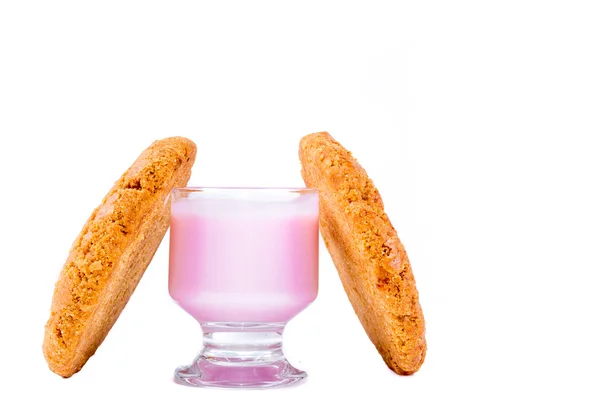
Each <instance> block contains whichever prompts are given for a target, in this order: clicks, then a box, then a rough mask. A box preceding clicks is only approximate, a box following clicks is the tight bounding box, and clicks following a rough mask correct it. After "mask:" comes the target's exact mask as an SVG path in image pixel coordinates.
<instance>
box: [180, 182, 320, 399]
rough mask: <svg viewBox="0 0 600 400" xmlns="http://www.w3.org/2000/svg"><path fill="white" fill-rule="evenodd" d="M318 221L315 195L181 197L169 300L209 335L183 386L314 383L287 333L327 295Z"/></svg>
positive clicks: (279, 191)
mask: <svg viewBox="0 0 600 400" xmlns="http://www.w3.org/2000/svg"><path fill="white" fill-rule="evenodd" d="M318 214H319V197H318V192H317V191H316V190H313V189H304V188H200V187H187V188H178V189H174V190H173V192H172V193H171V226H170V229H171V234H170V238H171V239H170V252H169V254H170V260H169V294H170V295H171V297H172V298H173V300H175V302H176V303H177V304H178V305H179V306H180V307H181V308H183V309H184V310H185V311H187V312H188V313H189V314H190V315H191V316H192V317H194V318H195V319H196V320H197V321H198V322H199V323H200V325H201V327H202V331H203V334H204V347H203V349H202V351H201V352H200V354H199V355H198V356H197V357H196V359H195V360H194V361H193V363H192V364H191V365H189V366H186V367H180V368H178V369H177V370H176V371H175V380H176V382H179V383H183V384H187V385H192V386H209V387H245V388H266V387H277V386H282V385H289V384H292V383H295V382H297V381H299V380H302V379H303V378H305V377H306V373H305V372H304V371H300V370H298V369H297V368H294V367H293V366H292V365H291V364H290V363H289V362H288V361H287V359H286V358H285V356H284V354H283V350H282V333H283V329H284V327H285V325H286V323H287V322H288V321H289V320H290V319H292V318H293V317H294V316H295V315H296V314H298V313H299V312H301V311H302V310H304V309H305V308H306V307H307V306H308V305H309V304H310V303H311V302H312V301H313V300H315V298H316V296H317V290H318V248H319V246H318V237H319V236H318V235H319V228H318Z"/></svg>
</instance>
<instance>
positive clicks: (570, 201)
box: [0, 0, 600, 399]
mask: <svg viewBox="0 0 600 400" xmlns="http://www.w3.org/2000/svg"><path fill="white" fill-rule="evenodd" d="M211 3H212V4H207V2H200V1H164V2H157V1H140V2H128V1H123V0H119V1H108V0H105V1H101V2H83V1H72V2H65V1H40V2H30V1H10V0H9V1H3V2H2V3H0V137H1V142H0V151H1V154H2V156H1V157H0V171H1V172H0V173H1V176H2V185H1V189H0V190H1V191H2V192H1V196H0V206H1V210H2V222H3V224H2V231H1V232H2V242H1V245H0V246H1V251H0V268H1V272H0V274H1V275H0V288H1V290H0V300H1V301H0V307H1V314H0V315H1V317H2V319H1V322H0V398H2V399H6V398H21V397H30V396H35V395H37V396H38V397H40V398H61V399H83V398H85V399H101V398H102V399H106V398H124V397H125V396H135V397H132V398H143V397H148V396H153V397H155V395H157V396H158V397H159V398H164V399H167V398H169V399H171V398H173V399H186V398H190V399H191V398H194V399H196V398H201V397H203V396H206V397H207V398H209V397H210V398H214V399H219V398H259V397H261V398H279V397H280V396H282V395H283V396H286V398H287V397H289V398H291V399H307V398H315V396H317V395H332V396H340V398H341V396H349V395H351V394H352V395H358V396H361V397H364V396H372V398H375V396H379V398H392V397H393V398H396V397H397V398H403V399H420V398H474V399H481V398H506V397H508V398H530V397H533V398H542V397H564V398H599V397H600V389H599V388H598V385H597V383H594V381H596V382H597V379H598V375H599V373H600V367H599V364H598V359H600V345H599V344H598V343H599V339H598V338H599V336H600V329H599V327H598V318H599V317H598V316H599V313H598V308H599V305H600V295H599V294H598V290H597V289H596V286H597V278H598V276H599V275H598V270H599V268H600V253H599V252H598V247H599V243H600V193H599V190H598V188H599V176H600V157H599V151H600V147H599V145H598V137H599V134H600V114H599V111H600V23H599V20H600V10H599V8H598V5H597V2H593V1H590V2H579V1H537V2H535V1H503V2H482V1H471V2H466V1H456V2H450V1H448V2H445V1H444V2H428V1H418V2H410V4H406V3H394V4H383V3H374V2H364V4H362V5H361V4H355V3H343V4H335V3H330V2H326V1H318V2H311V1H303V2H295V3H294V4H293V5H292V4H291V3H288V2H282V1H280V2H270V3H264V2H259V1H248V2H244V3H232V2H224V1H221V2H211ZM320 130H327V131H329V132H330V133H331V134H332V135H333V136H334V137H335V138H336V139H338V140H339V141H340V142H341V143H342V144H343V145H344V146H345V147H347V148H348V149H350V150H351V151H352V152H353V153H354V155H355V156H356V157H357V158H358V160H359V161H360V162H361V164H362V165H363V166H364V167H365V168H366V170H367V171H368V172H369V174H370V176H371V178H372V179H373V180H374V182H375V184H376V185H377V186H378V188H379V189H380V192H381V194H382V196H383V199H384V202H385V205H386V210H387V212H388V214H389V216H390V218H391V220H392V222H393V223H394V225H395V227H396V229H397V230H398V232H399V235H400V238H401V240H402V241H403V243H404V244H405V246H406V248H407V250H408V254H409V257H410V259H411V262H412V264H413V270H414V273H415V276H416V279H417V285H418V288H419V291H420V294H421V304H422V306H423V309H424V312H425V317H426V320H427V339H428V343H429V351H428V354H427V358H426V361H425V364H424V365H423V367H422V369H421V370H420V371H419V372H418V373H417V374H415V375H414V376H411V377H400V376H396V375H394V374H393V373H392V372H390V371H389V370H388V369H387V368H386V366H385V364H384V363H383V362H382V360H381V358H380V357H379V355H378V353H377V352H376V351H375V349H374V347H373V346H372V345H371V343H370V342H369V340H368V339H367V337H366V335H365V333H364V332H363V330H362V327H361V326H360V324H359V322H358V320H357V318H356V317H355V316H354V314H353V311H352V308H351V307H350V304H349V302H348V300H347V299H346V297H345V294H344V292H343V290H342V287H341V284H340V282H339V279H338V277H337V274H336V272H335V268H334V266H333V264H332V262H331V260H330V258H329V255H328V254H327V252H326V250H325V248H323V247H322V248H321V251H322V252H321V257H320V261H321V272H320V278H321V282H320V283H321V285H320V293H319V297H318V299H317V301H316V302H315V303H314V304H313V305H311V306H310V307H309V308H308V309H307V310H306V311H305V312H303V313H302V314H301V315H299V316H298V317H297V318H296V319H294V320H293V321H292V322H291V323H290V324H289V326H288V329H287V331H286V335H285V346H286V350H287V353H288V355H289V358H290V359H291V360H293V361H294V362H295V363H296V365H297V366H299V367H301V368H303V369H306V370H307V371H308V373H309V378H308V379H307V380H306V381H305V383H303V384H301V385H300V386H296V387H293V388H289V389H280V390H272V391H241V392H240V391H224V390H207V389H195V388H188V387H182V386H178V385H176V384H175V383H173V382H172V380H171V377H172V372H173V369H174V368H175V367H176V366H177V365H179V364H184V363H188V362H190V361H191V360H192V358H193V357H194V356H195V354H196V353H197V351H198V350H199V349H200V346H201V336H200V330H199V328H198V327H197V326H196V323H195V321H193V320H192V319H191V318H190V317H189V316H187V315H186V314H185V313H184V312H183V311H182V310H180V309H178V308H177V307H176V306H175V304H174V303H173V302H172V301H171V300H170V298H169V296H168V293H167V280H166V278H167V269H168V263H167V256H168V241H167V240H165V241H163V243H162V245H161V247H160V248H159V250H158V252H157V254H156V256H155V258H154V260H153V261H152V263H151V264H150V266H149V268H148V270H147V273H146V275H145V276H144V278H143V279H142V281H141V283H140V285H139V287H138V289H137V291H136V292H135V293H134V295H133V297H132V298H131V300H130V302H129V304H128V305H127V307H126V308H125V310H124V312H123V314H122V315H121V318H120V319H119V320H118V322H117V323H116V325H115V326H114V328H113V330H112V331H111V332H110V334H109V335H108V337H107V339H106V340H105V342H104V343H103V345H102V346H101V347H100V348H99V350H98V351H97V353H96V355H95V356H94V357H92V358H91V359H90V361H89V362H88V364H87V365H86V366H85V367H84V369H83V370H82V371H81V372H80V373H78V374H77V375H75V376H74V377H72V378H70V379H68V380H65V379H62V378H60V377H58V376H56V375H54V374H53V373H51V372H50V371H49V370H48V368H47V366H46V363H45V361H44V358H43V356H42V350H41V343H42V338H43V327H44V324H45V322H46V319H47V317H48V313H49V307H50V300H51V296H52V291H53V287H54V283H55V280H56V278H57V276H58V273H59V271H60V269H61V267H62V264H63V262H64V260H65V259H66V257H67V253H68V250H69V248H70V245H71V242H72V241H73V240H74V239H75V237H76V236H77V234H78V232H79V230H80V229H81V227H82V225H83V223H84V222H85V220H86V219H87V217H88V215H89V214H90V213H91V211H92V210H93V208H94V207H96V206H97V205H98V204H99V202H100V201H101V199H102V197H103V196H104V194H105V193H106V192H107V191H108V189H109V188H110V187H111V185H112V183H113V182H114V181H115V180H116V179H117V178H118V177H119V176H120V175H121V173H122V172H123V171H124V170H125V169H126V168H127V167H128V166H129V165H130V164H131V163H132V162H133V160H134V159H135V158H136V157H137V156H138V154H139V153H140V152H141V151H142V150H143V149H145V148H146V147H147V146H148V145H149V144H150V143H151V142H152V141H153V140H155V139H159V138H163V137H167V136H173V135H182V136H186V137H189V138H190V139H192V140H194V141H195V142H196V144H197V145H198V157H197V161H196V164H195V166H194V169H193V176H192V178H191V181H190V184H195V185H225V186H227V185H283V186H294V185H302V180H301V177H300V174H299V168H300V166H299V161H298V158H297V146H298V141H299V140H300V138H301V137H302V136H303V135H305V134H308V133H311V132H315V131H320ZM165 239H168V234H167V236H166V237H165Z"/></svg>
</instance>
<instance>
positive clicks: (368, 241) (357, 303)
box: [299, 132, 427, 375]
mask: <svg viewBox="0 0 600 400" xmlns="http://www.w3.org/2000/svg"><path fill="white" fill-rule="evenodd" d="M299 156H300V161H301V164H302V177H303V179H304V182H305V183H306V186H307V187H310V188H315V189H318V190H319V197H320V203H319V213H320V216H319V225H320V230H321V235H322V236H323V239H324V241H325V244H326V246H327V249H328V250H329V253H330V254H331V257H332V259H333V262H334V264H335V266H336V269H337V271H338V274H339V276H340V279H341V281H342V284H343V286H344V290H345V291H346V294H347V295H348V298H349V299H350V302H351V303H352V306H353V308H354V311H355V312H356V315H357V316H358V318H359V320H360V322H361V324H362V325H363V327H364V329H365V331H366V333H367V335H368V336H369V338H370V339H371V341H372V342H373V344H374V345H375V347H376V348H377V350H378V351H379V353H380V354H381V356H382V358H383V360H384V361H385V363H386V364H387V366H388V367H389V368H390V369H392V370H393V371H394V372H396V373H397V374H401V375H410V374H413V373H414V372H416V371H417V370H419V368H420V367H421V365H422V364H423V361H424V360H425V353H426V350H427V344H426V340H425V320H424V317H423V312H422V310H421V306H420V304H419V294H418V291H417V287H416V284H415V278H414V276H413V272H412V269H411V265H410V262H409V259H408V256H407V254H406V250H405V249H404V246H403V245H402V243H401V242H400V240H399V238H398V235H397V233H396V230H395V229H394V227H393V226H392V224H391V222H390V220H389V219H388V216H387V215H386V213H385V211H384V207H383V202H382V200H381V196H380V195H379V192H378V190H377V188H375V186H374V185H373V182H372V181H371V179H369V177H368V176H367V173H366V172H365V170H364V169H363V168H362V167H361V166H360V164H359V163H358V162H357V161H356V159H355V158H354V157H353V156H352V154H351V153H350V152H349V151H348V150H346V149H345V148H344V147H342V145H341V144H339V143H338V142H337V141H335V140H334V139H333V138H332V137H331V136H330V135H329V134H328V133H327V132H318V133H313V134H310V135H307V136H305V137H304V138H302V140H301V141H300V150H299Z"/></svg>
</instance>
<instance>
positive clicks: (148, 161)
mask: <svg viewBox="0 0 600 400" xmlns="http://www.w3.org/2000/svg"><path fill="white" fill-rule="evenodd" d="M195 157H196V145H195V144H194V143H193V142H192V141H191V140H189V139H186V138H183V137H171V138H167V139H163V140H158V141H155V142H154V143H152V145H151V146H150V147H148V148H147V149H146V150H145V151H144V152H143V153H142V154H141V155H140V156H139V157H138V159H137V160H136V161H135V162H134V163H133V165H132V166H131V167H130V168H129V169H128V170H127V171H126V172H125V173H124V174H123V175H122V176H121V178H120V179H119V180H118V181H117V182H116V183H115V184H114V186H113V187H112V188H111V189H110V191H109V192H108V194H107V195H106V196H105V198H104V200H103V201H102V203H101V204H100V206H98V207H97V208H96V209H95V210H94V212H93V213H92V215H91V216H90V218H89V219H88V221H87V222H86V224H85V225H84V227H83V229H82V231H81V233H80V234H79V236H78V237H77V239H76V240H75V242H74V243H73V246H72V248H71V251H70V254H69V256H68V258H67V260H66V262H65V265H64V267H63V269H62V271H61V273H60V276H59V279H58V282H57V283H56V287H55V290H54V296H53V298H52V306H51V314H50V318H49V320H48V322H47V324H46V327H45V335H44V343H43V352H44V356H45V358H46V361H47V362H48V366H49V367H50V369H51V370H52V371H53V372H55V373H56V374H58V375H61V376H63V377H65V378H68V377H70V376H72V375H73V374H74V373H76V372H78V371H79V370H80V369H81V368H82V367H83V366H84V364H85V363H86V362H87V360H88V359H89V358H90V357H91V356H92V355H93V354H94V352H95V351H96V349H97V348H98V346H100V344H101V343H102V341H103V340H104V338H105V337H106V335H107V334H108V332H109V330H110V329H111V327H112V326H113V324H114V323H115V321H116V320H117V318H118V317H119V314H120V313H121V311H122V310H123V307H125V305H126V304H127V301H128V300H129V298H130V296H131V294H132V293H133V291H134V289H135V288H136V286H137V284H138V282H139V281H140V279H141V277H142V275H143V273H144V271H145V270H146V268H147V266H148V264H149V263H150V261H151V260H152V257H153V256H154V253H155V252H156V250H157V248H158V245H159V244H160V242H161V240H162V238H163V236H164V235H165V232H166V231H167V228H168V226H169V218H170V203H169V201H167V199H168V196H169V193H170V191H171V189H173V188H174V187H180V186H185V185H186V183H187V181H188V180H189V178H190V175H191V169H192V165H193V164H194V160H195Z"/></svg>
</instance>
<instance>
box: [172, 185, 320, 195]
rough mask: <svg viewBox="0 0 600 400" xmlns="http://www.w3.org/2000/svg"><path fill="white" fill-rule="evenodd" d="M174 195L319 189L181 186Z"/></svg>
mask: <svg viewBox="0 0 600 400" xmlns="http://www.w3.org/2000/svg"><path fill="white" fill-rule="evenodd" d="M172 192H173V193H204V192H208V193H215V192H232V193H242V192H247V193H267V192H275V193H299V194H313V193H314V194H316V193H318V192H319V190H318V189H314V188H307V187H293V186H289V187H288V186H181V187H176V188H173V190H172Z"/></svg>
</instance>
